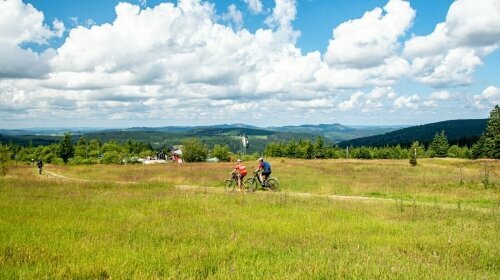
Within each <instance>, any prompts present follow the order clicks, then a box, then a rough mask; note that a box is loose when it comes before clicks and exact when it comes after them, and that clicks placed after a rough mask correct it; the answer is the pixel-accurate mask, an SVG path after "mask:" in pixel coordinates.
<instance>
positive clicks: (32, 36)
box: [0, 0, 500, 129]
mask: <svg viewBox="0 0 500 280" xmlns="http://www.w3.org/2000/svg"><path fill="white" fill-rule="evenodd" d="M499 47H500V0H455V1H452V0H440V1H427V0H410V1H405V0H385V1H383V0H351V1H345V0H217V1H216V0H209V1H201V0H170V1H169V0H154V1H153V0H138V1H137V0H129V1H125V0H123V1H115V0H72V1H67V0H51V1H47V0H0V128H5V129H15V128H28V127H132V126H150V127H154V126H170V125H179V126H181V125H193V126H194V125H213V124H223V123H245V124H251V125H257V126H263V127H266V126H279V125H300V124H319V123H341V124H346V125H419V124H425V123H432V122H438V121H443V120H451V119H477V118H486V117H488V115H489V112H490V111H491V110H492V109H493V107H494V106H495V105H496V104H499V103H500V67H498V66H499V65H500V50H499Z"/></svg>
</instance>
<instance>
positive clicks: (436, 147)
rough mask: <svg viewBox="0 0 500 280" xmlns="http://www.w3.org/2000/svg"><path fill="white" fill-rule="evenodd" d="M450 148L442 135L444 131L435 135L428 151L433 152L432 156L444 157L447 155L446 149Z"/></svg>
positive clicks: (446, 139) (444, 135)
mask: <svg viewBox="0 0 500 280" xmlns="http://www.w3.org/2000/svg"><path fill="white" fill-rule="evenodd" d="M449 148H450V144H449V143H448V138H447V137H446V134H445V133H444V130H443V131H441V133H440V134H439V133H437V132H436V135H435V136H434V139H433V140H432V143H431V145H430V146H429V149H430V150H431V151H432V152H433V155H434V156H436V157H446V156H447V154H448V149H449Z"/></svg>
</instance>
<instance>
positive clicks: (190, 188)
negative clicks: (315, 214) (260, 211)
mask: <svg viewBox="0 0 500 280" xmlns="http://www.w3.org/2000/svg"><path fill="white" fill-rule="evenodd" d="M175 187H176V188H177V189H179V190H183V191H193V192H204V193H225V192H224V190H223V189H222V188H215V187H198V186H190V185H177V186H175ZM228 194H241V195H244V194H248V193H246V192H238V191H235V192H232V193H228ZM253 194H262V195H277V196H289V197H304V198H313V197H318V198H326V199H330V200H340V201H359V202H366V203H392V204H398V205H401V206H404V207H407V206H426V207H437V208H443V209H461V210H474V211H480V212H485V213H487V212H492V213H493V212H496V211H497V207H493V208H482V207H478V206H472V205H463V204H461V205H460V206H459V205H458V204H455V203H444V202H425V201H416V200H415V201H414V200H407V199H396V198H379V197H366V196H349V195H334V194H313V193H304V192H257V193H253ZM459 207H460V208H459Z"/></svg>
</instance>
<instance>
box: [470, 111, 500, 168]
mask: <svg viewBox="0 0 500 280" xmlns="http://www.w3.org/2000/svg"><path fill="white" fill-rule="evenodd" d="M472 157H473V158H485V157H486V158H495V159H500V107H499V106H498V105H496V106H495V108H493V110H492V111H491V112H490V118H489V119H488V122H487V123H486V130H485V132H484V133H483V135H481V138H479V140H478V141H477V142H476V144H474V146H472Z"/></svg>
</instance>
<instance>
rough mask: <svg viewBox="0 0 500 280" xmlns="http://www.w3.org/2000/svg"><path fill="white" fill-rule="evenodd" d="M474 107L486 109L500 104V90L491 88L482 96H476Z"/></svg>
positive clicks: (484, 91)
mask: <svg viewBox="0 0 500 280" xmlns="http://www.w3.org/2000/svg"><path fill="white" fill-rule="evenodd" d="M473 100H474V106H475V107H477V108H479V109H486V108H490V107H493V106H496V105H499V104H500V88H497V87H494V86H489V87H487V88H486V89H485V90H483V92H482V93H481V94H478V95H474V98H473Z"/></svg>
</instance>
